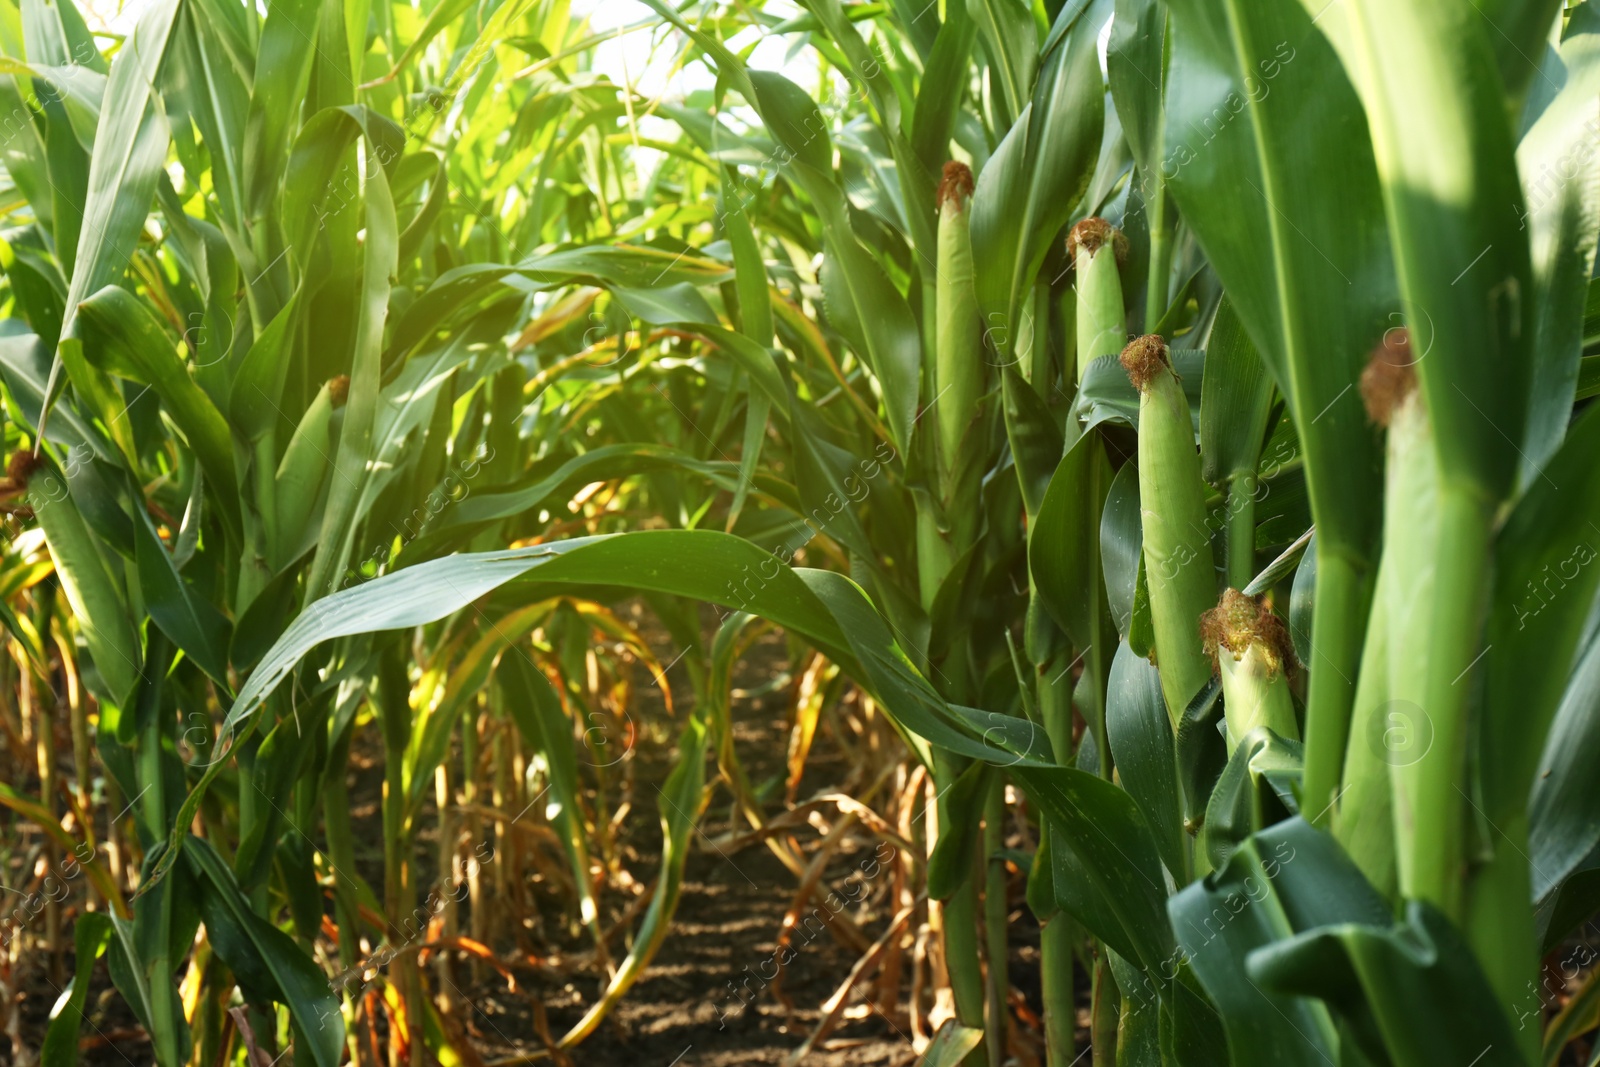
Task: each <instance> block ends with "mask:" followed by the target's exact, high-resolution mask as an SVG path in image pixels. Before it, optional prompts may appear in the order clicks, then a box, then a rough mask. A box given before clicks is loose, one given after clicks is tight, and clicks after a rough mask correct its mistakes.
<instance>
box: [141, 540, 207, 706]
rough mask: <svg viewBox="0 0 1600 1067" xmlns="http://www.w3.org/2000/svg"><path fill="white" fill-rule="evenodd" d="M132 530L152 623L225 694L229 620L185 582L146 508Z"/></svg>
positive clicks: (145, 598)
mask: <svg viewBox="0 0 1600 1067" xmlns="http://www.w3.org/2000/svg"><path fill="white" fill-rule="evenodd" d="M133 530H134V546H135V558H136V559H137V561H138V568H139V587H140V592H141V593H142V595H143V597H144V605H145V610H146V611H148V612H149V613H150V619H151V621H152V622H154V623H155V624H156V625H157V626H159V627H161V629H162V631H163V632H164V633H166V635H167V636H168V637H169V638H171V639H172V643H173V644H175V645H177V646H178V647H179V648H181V649H182V650H183V652H184V654H185V655H186V656H188V657H189V658H190V659H192V660H194V662H195V663H196V664H197V665H198V666H199V667H200V669H201V670H203V671H205V672H206V674H208V675H209V676H210V677H211V680H212V681H214V682H216V683H217V685H218V686H219V687H220V688H221V689H222V691H223V692H226V691H227V690H228V688H229V683H228V640H229V638H230V636H231V634H230V625H229V623H228V620H227V619H226V618H224V617H223V615H222V613H221V612H219V611H217V609H216V608H214V607H212V606H211V604H210V602H209V601H207V600H205V599H204V598H202V597H200V596H198V595H196V593H195V592H194V590H192V589H191V588H190V587H189V585H188V584H187V583H186V582H185V581H184V580H183V576H182V575H180V574H179V573H178V569H177V567H176V566H175V565H174V564H173V560H172V557H171V555H169V554H168V552H167V549H166V548H165V546H163V545H162V543H161V538H160V537H159V536H157V534H156V530H155V526H154V524H153V523H152V522H151V521H150V516H149V515H148V514H146V513H145V512H144V511H143V510H141V511H140V512H139V514H138V515H137V516H136V517H135V519H134V522H133ZM176 532H177V531H173V533H174V535H176Z"/></svg>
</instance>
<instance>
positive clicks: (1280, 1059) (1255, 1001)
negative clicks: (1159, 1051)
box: [1169, 819, 1388, 1067]
mask: <svg viewBox="0 0 1600 1067" xmlns="http://www.w3.org/2000/svg"><path fill="white" fill-rule="evenodd" d="M1169 911H1170V912H1171V915H1172V923H1173V927H1174V928H1175V929H1176V930H1177V933H1178V942H1179V944H1180V946H1181V947H1182V951H1183V953H1184V956H1185V958H1186V959H1187V960H1188V963H1189V966H1190V967H1191V968H1193V970H1194V973H1195V974H1196V975H1197V976H1198V977H1199V979H1200V981H1201V982H1202V983H1203V984H1204V986H1205V988H1206V992H1207V993H1208V994H1210V996H1211V1000H1212V1002H1213V1003H1214V1004H1216V1006H1217V1009H1218V1013H1219V1014H1220V1015H1221V1016H1222V1023H1223V1026H1224V1027H1225V1028H1226V1030H1227V1034H1228V1051H1229V1062H1230V1063H1232V1064H1236V1065H1240V1067H1246V1065H1251V1064H1272V1065H1276V1064H1291V1065H1302V1064H1303V1065H1306V1067H1312V1065H1315V1064H1325V1063H1338V1062H1349V1061H1348V1060H1340V1059H1338V1058H1337V1057H1338V1055H1339V1051H1340V1044H1339V1036H1338V1033H1337V1031H1336V1028H1335V1026H1334V1023H1333V1020H1332V1019H1331V1018H1330V1016H1329V1013H1328V1009H1327V1008H1326V1007H1325V1006H1324V1005H1322V1004H1321V1003H1319V1002H1318V1001H1316V1000H1314V999H1309V998H1305V997H1302V996H1293V995H1289V994H1287V993H1285V992H1281V991H1279V990H1278V989H1275V988H1273V986H1272V985H1271V984H1268V983H1265V982H1261V981H1260V980H1259V979H1258V978H1257V977H1256V975H1255V973H1254V971H1253V969H1250V968H1247V961H1252V962H1253V961H1254V960H1255V959H1256V958H1258V957H1259V955H1261V954H1262V953H1264V952H1265V951H1268V950H1270V948H1271V947H1272V946H1275V945H1278V944H1280V943H1282V942H1284V941H1285V940H1287V939H1290V938H1293V937H1294V936H1295V935H1296V934H1297V933H1300V932H1302V931H1306V930H1317V929H1319V928H1324V927H1326V925H1327V924H1330V923H1341V922H1343V923H1352V922H1362V923H1386V922H1387V918H1388V917H1387V909H1386V907H1385V905H1384V903H1383V900H1382V898H1381V897H1379V896H1378V895H1377V894H1376V893H1374V892H1373V891H1372V889H1371V887H1370V886H1368V885H1367V884H1366V883H1365V882H1363V881H1362V880H1361V875H1360V872H1358V871H1357V870H1356V869H1355V868H1354V867H1353V866H1351V864H1350V862H1349V860H1348V859H1346V858H1345V857H1344V855H1343V854H1342V853H1341V852H1340V851H1339V849H1338V846H1337V845H1336V844H1334V842H1333V840H1332V838H1330V837H1328V836H1327V835H1326V834H1323V833H1321V832H1320V831H1317V830H1313V829H1312V828H1311V827H1310V826H1309V825H1307V824H1306V823H1305V822H1303V821H1302V820H1299V819H1294V820H1290V821H1288V822H1285V823H1281V824H1279V825H1277V826H1274V827H1272V828H1271V829H1269V830H1265V831H1263V832H1261V833H1259V834H1257V835H1255V836H1254V837H1252V838H1250V839H1249V840H1248V841H1246V842H1245V843H1244V844H1243V846H1242V847H1241V848H1239V849H1238V851H1236V852H1235V853H1234V854H1233V856H1232V858H1231V859H1230V860H1229V861H1228V864H1227V866H1226V867H1224V868H1222V869H1221V870H1218V871H1216V872H1214V873H1212V874H1210V875H1207V876H1206V877H1205V878H1204V879H1202V880H1201V881H1197V882H1194V883H1193V884H1191V885H1189V886H1188V887H1187V888H1185V889H1182V890H1180V891H1179V892H1178V894H1177V895H1176V896H1174V897H1173V898H1172V901H1171V903H1170V905H1169ZM1258 950H1260V951H1258ZM1252 953H1254V955H1253V954H1252Z"/></svg>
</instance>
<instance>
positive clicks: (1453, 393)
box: [1230, 0, 1553, 522]
mask: <svg viewBox="0 0 1600 1067" xmlns="http://www.w3.org/2000/svg"><path fill="white" fill-rule="evenodd" d="M1302 2H1303V6H1304V8H1305V9H1306V11H1305V12H1300V13H1298V14H1301V15H1302V16H1303V17H1310V15H1314V14H1315V15H1319V21H1318V25H1319V26H1320V27H1321V29H1322V30H1323V32H1325V33H1326V34H1327V35H1328V39H1329V40H1330V41H1331V42H1332V43H1333V46H1334V47H1335V48H1337V49H1338V52H1339V55H1340V57H1341V58H1342V59H1343V60H1344V65H1345V69H1346V70H1347V71H1349V72H1350V78H1351V81H1352V82H1354V84H1355V88H1356V90H1357V91H1358V92H1359V93H1360V94H1361V99H1362V102H1363V104H1365V111H1366V116H1367V122H1368V123H1369V125H1370V130H1371V137H1372V146H1373V157H1374V159H1375V161H1376V164H1377V173H1378V176H1379V178H1380V181H1381V186H1382V190H1383V199H1384V205H1385V207H1386V209H1387V214H1388V217H1389V238H1390V244H1391V247H1392V249H1393V255H1394V262H1395V268H1396V274H1397V276H1398V279H1399V282H1400V290H1401V293H1402V295H1403V297H1404V300H1405V322H1406V325H1407V327H1408V328H1409V329H1410V331H1411V344H1412V351H1413V352H1414V353H1415V354H1416V356H1415V358H1416V373H1417V376H1418V378H1419V379H1420V381H1421V384H1422V390H1423V393H1424V394H1425V396H1426V397H1427V405H1428V414H1429V417H1430V418H1431V419H1432V421H1433V426H1434V429H1435V435H1436V436H1435V440H1436V447H1437V449H1438V452H1439V465H1440V470H1441V474H1442V476H1443V478H1444V479H1445V480H1446V481H1447V482H1449V483H1453V484H1458V485H1461V486H1464V487H1469V488H1470V489H1471V490H1473V491H1474V492H1476V493H1477V494H1478V495H1481V496H1482V497H1484V498H1486V499H1488V500H1490V501H1498V500H1502V499H1504V498H1505V497H1506V495H1507V494H1508V493H1509V492H1510V490H1511V488H1512V486H1513V484H1514V482H1515V479H1516V474H1517V468H1518V463H1519V459H1520V457H1519V456H1518V454H1517V450H1518V444H1517V442H1519V441H1521V440H1523V439H1524V436H1525V426H1526V421H1527V415H1528V410H1527V408H1528V391H1529V384H1530V377H1531V371H1532V368H1533V366H1534V360H1533V359H1531V358H1530V357H1529V355H1528V353H1529V349H1528V347H1527V346H1528V345H1529V344H1531V343H1532V342H1533V341H1534V340H1535V338H1536V336H1537V335H1536V333H1535V324H1536V318H1535V308H1536V304H1535V302H1534V300H1533V299H1530V294H1533V293H1535V292H1536V291H1537V290H1536V289H1535V288H1534V279H1533V270H1532V266H1531V263H1530V258H1529V250H1528V241H1527V238H1526V236H1525V232H1524V231H1525V227H1524V223H1523V219H1524V216H1525V211H1524V207H1523V194H1522V187H1521V183H1520V182H1519V181H1518V180H1517V166H1516V159H1515V156H1514V147H1515V146H1514V145H1513V143H1512V135H1511V126H1510V123H1508V122H1507V121H1506V114H1507V102H1506V99H1505V93H1504V89H1503V87H1502V83H1501V81H1500V79H1499V76H1498V75H1499V71H1498V70H1497V65H1496V56H1495V49H1496V48H1497V47H1500V42H1499V41H1498V40H1496V38H1499V37H1502V36H1504V31H1503V30H1501V29H1500V28H1499V27H1498V26H1496V25H1495V24H1494V22H1493V20H1492V19H1491V18H1485V16H1484V14H1483V13H1482V12H1480V11H1479V10H1478V8H1477V6H1476V5H1471V4H1469V5H1453V4H1442V5H1440V4H1430V3H1419V2H1416V0H1408V2H1404V3H1389V2H1386V0H1380V2H1374V0H1353V2H1352V3H1350V4H1348V5H1338V6H1336V7H1334V8H1332V9H1329V10H1328V12H1327V18H1326V19H1322V18H1321V17H1320V11H1319V9H1320V8H1321V6H1322V5H1321V4H1320V2H1319V0H1302ZM1496 6H1499V5H1498V4H1497V5H1496ZM1522 6H1523V7H1524V8H1525V9H1527V10H1529V11H1530V12H1532V11H1534V10H1537V9H1538V8H1541V7H1543V8H1545V9H1546V10H1549V7H1548V5H1546V4H1543V3H1539V4H1527V5H1522ZM1552 14H1553V12H1552ZM1541 35H1542V34H1541ZM1294 80H1295V81H1298V79H1294ZM1273 88H1274V89H1275V90H1277V91H1276V92H1274V94H1273V96H1278V95H1279V94H1280V93H1282V92H1284V91H1286V88H1287V87H1286V85H1275V86H1274V87H1273ZM1269 99H1271V97H1269ZM1325 140H1326V143H1327V144H1328V146H1329V147H1330V148H1332V147H1333V145H1334V141H1333V140H1332V139H1331V138H1330V139H1325ZM1344 148H1345V145H1344V144H1340V145H1339V149H1340V150H1341V151H1343V150H1344ZM1279 206H1280V207H1281V208H1283V209H1284V210H1285V211H1287V212H1289V214H1290V216H1291V217H1293V218H1295V219H1296V220H1297V222H1300V223H1301V224H1302V225H1303V224H1304V223H1303V220H1302V219H1301V217H1300V216H1299V214H1298V213H1297V212H1296V211H1295V207H1296V205H1294V204H1292V203H1283V202H1281V201H1280V202H1279ZM1309 236H1310V237H1312V238H1313V239H1315V238H1317V237H1318V236H1319V234H1317V233H1316V232H1311V233H1310V234H1309ZM1335 258H1336V259H1337V258H1338V257H1337V256H1335ZM1357 284H1358V285H1359V284H1360V283H1359V281H1358V282H1357ZM1230 289H1231V286H1230ZM1263 350H1264V349H1263ZM1302 426H1303V424H1302ZM1302 432H1303V435H1304V431H1302ZM1307 443H1308V446H1309V440H1308V442H1307ZM1320 521H1321V517H1320V516H1319V522H1320Z"/></svg>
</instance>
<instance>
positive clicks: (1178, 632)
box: [1122, 334, 1216, 729]
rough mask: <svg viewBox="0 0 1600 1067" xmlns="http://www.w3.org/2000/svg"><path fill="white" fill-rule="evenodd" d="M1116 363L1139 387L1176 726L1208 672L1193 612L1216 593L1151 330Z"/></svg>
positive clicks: (1180, 403)
mask: <svg viewBox="0 0 1600 1067" xmlns="http://www.w3.org/2000/svg"><path fill="white" fill-rule="evenodd" d="M1122 365H1123V367H1125V368H1126V369H1127V371H1128V376H1129V378H1131V379H1132V381H1133V384H1134V386H1135V387H1136V388H1138V390H1139V508H1140V513H1141V516H1142V518H1143V521H1144V565H1145V575H1146V579H1147V581H1148V583H1149V589H1150V617H1151V623H1152V628H1153V629H1154V631H1155V656H1156V665H1157V666H1158V667H1160V668H1161V693H1162V695H1163V696H1164V697H1165V698H1166V702H1167V714H1168V716H1169V717H1170V718H1171V720H1172V723H1173V727H1174V729H1176V727H1177V723H1178V720H1179V719H1180V718H1181V717H1182V715H1183V710H1184V708H1186V707H1188V704H1189V701H1190V700H1191V699H1192V698H1193V697H1194V695H1195V694H1196V693H1198V692H1199V691H1200V688H1201V687H1202V686H1204V685H1205V684H1206V681H1207V679H1209V678H1210V677H1211V660H1210V657H1208V656H1207V655H1206V653H1205V649H1204V647H1203V645H1202V642H1201V638H1200V616H1201V615H1202V614H1203V613H1204V612H1206V611H1207V610H1209V609H1210V608H1211V606H1212V605H1213V604H1214V603H1215V599H1216V572H1215V569H1214V567H1213V563H1212V557H1211V538H1210V535H1209V531H1208V529H1207V527H1206V521H1205V520H1206V512H1205V498H1204V495H1203V494H1204V486H1205V483H1204V482H1203V481H1202V479H1201V476H1200V455H1199V453H1198V452H1197V451H1196V450H1195V443H1194V423H1193V422H1192V421H1191V419H1190V417H1189V401H1188V398H1186V397H1185V396H1184V393H1183V387H1182V386H1181V385H1180V384H1179V383H1178V378H1177V376H1176V375H1175V374H1173V372H1172V365H1171V363H1170V362H1168V360H1167V346H1166V343H1165V342H1164V341H1163V340H1162V339H1161V338H1160V337H1159V336H1156V335H1154V334H1147V335H1145V336H1143V337H1138V338H1135V339H1134V340H1133V341H1130V342H1129V343H1128V345H1127V347H1126V348H1124V349H1123V350H1122Z"/></svg>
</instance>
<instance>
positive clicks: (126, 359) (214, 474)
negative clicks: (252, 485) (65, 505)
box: [78, 285, 239, 530]
mask: <svg viewBox="0 0 1600 1067" xmlns="http://www.w3.org/2000/svg"><path fill="white" fill-rule="evenodd" d="M78 313H79V318H80V321H79V325H78V329H79V330H80V331H81V334H82V338H83V344H84V351H85V355H86V356H87V357H88V358H89V359H90V360H91V361H93V362H95V363H96V364H97V365H98V366H100V367H101V368H102V369H104V370H105V371H107V372H109V373H112V374H117V375H120V376H123V377H126V378H129V379H132V380H133V381H137V382H141V383H143V384H144V385H146V386H148V387H150V388H151V389H154V390H155V392H156V395H157V396H159V397H160V398H161V402H162V404H163V405H164V406H165V407H166V409H167V411H168V412H169V413H170V414H171V415H172V421H173V422H175V423H177V425H178V428H179V429H180V430H182V431H183V433H184V436H185V437H187V438H188V439H189V447H190V448H191V449H193V450H194V455H195V458H196V459H198V460H199V461H200V467H201V469H202V470H204V471H205V475H206V480H207V481H208V482H210V483H211V484H212V485H213V486H214V487H215V489H216V494H215V497H216V499H217V502H218V506H219V509H220V511H221V513H222V515H223V517H224V518H225V519H226V520H227V521H228V526H229V528H230V529H232V530H237V529H238V522H239V518H238V508H239V503H238V497H239V483H238V480H237V479H236V478H235V477H234V468H233V446H232V442H231V441H230V440H229V434H228V424H227V422H226V421H224V419H223V417H222V413H221V412H219V411H218V410H217V408H216V405H214V404H212V402H211V398H210V397H208V396H206V394H205V392H204V390H202V389H201V388H200V387H199V386H198V385H196V384H195V381H194V378H193V377H192V376H191V375H190V373H189V368H188V367H186V366H185V365H184V363H183V360H181V359H180V358H179V357H178V354H177V353H176V352H175V351H174V350H173V346H172V341H171V338H170V337H169V336H168V334H167V332H166V330H165V329H164V328H163V327H162V325H161V323H160V322H158V321H157V320H156V318H155V316H153V315H151V314H150V311H149V309H148V308H146V307H145V306H144V305H143V304H142V303H141V302H140V301H139V299H138V298H137V297H135V296H134V295H133V294H132V293H130V292H128V290H126V289H123V288H120V287H118V286H115V285H108V286H106V287H105V288H104V289H101V290H100V291H99V292H97V293H95V294H94V295H93V296H91V297H89V298H88V299H87V300H84V301H83V303H82V304H80V305H79V308H78Z"/></svg>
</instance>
